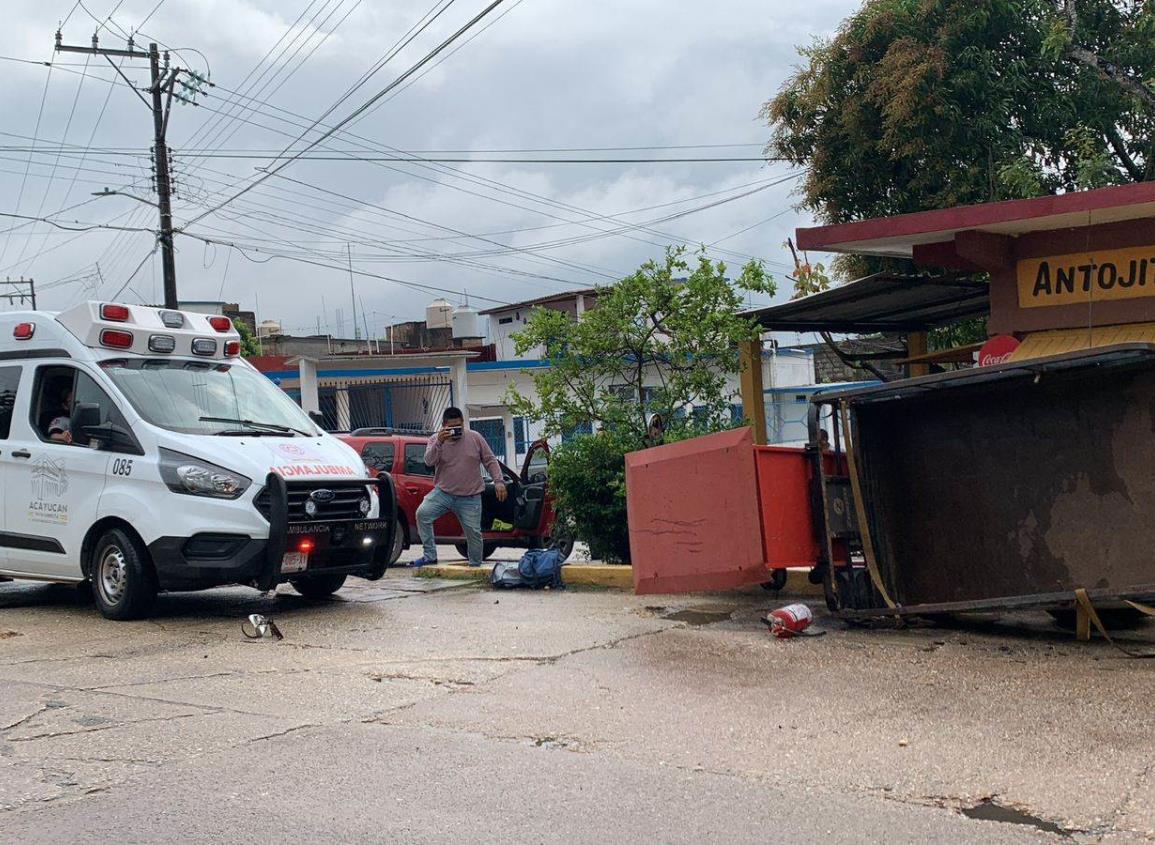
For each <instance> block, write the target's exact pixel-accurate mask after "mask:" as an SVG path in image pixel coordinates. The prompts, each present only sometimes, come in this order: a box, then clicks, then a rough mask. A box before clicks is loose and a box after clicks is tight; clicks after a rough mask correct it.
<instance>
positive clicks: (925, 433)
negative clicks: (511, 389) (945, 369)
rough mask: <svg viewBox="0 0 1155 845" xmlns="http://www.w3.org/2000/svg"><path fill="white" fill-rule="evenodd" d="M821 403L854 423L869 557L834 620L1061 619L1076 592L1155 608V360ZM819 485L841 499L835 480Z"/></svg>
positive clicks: (1109, 361)
mask: <svg viewBox="0 0 1155 845" xmlns="http://www.w3.org/2000/svg"><path fill="white" fill-rule="evenodd" d="M820 401H821V402H823V403H825V404H829V405H832V406H833V407H834V408H835V410H836V411H837V414H838V417H839V419H840V420H841V421H842V422H843V426H842V428H843V430H842V431H841V432H840V434H841V435H842V437H841V438H840V439H841V441H842V442H841V443H840V448H842V449H843V450H845V453H846V456H847V459H848V460H847V464H848V468H849V473H850V476H851V478H850V481H851V487H852V490H853V493H854V507H855V511H856V515H857V525H856V526H855V527H856V529H857V530H856V531H855V532H854V533H852V534H851V535H850V536H848V537H845V538H841V539H845V540H846V541H847V542H849V544H850V546H851V548H854V549H860V550H861V554H860V555H858V554H855V555H852V556H850V557H849V558H848V559H847V560H844V561H837V560H835V561H833V566H831V567H830V576H829V577H828V578H827V583H828V590H827V592H828V596H827V597H828V601H829V602H830V604H831V605H832V607H833V608H834V609H837V610H839V611H841V612H843V613H845V614H846V615H850V616H855V615H869V614H875V613H895V612H898V613H936V612H951V611H965V610H979V609H986V608H1008V607H1031V606H1061V605H1064V604H1068V603H1070V602H1071V601H1073V600H1074V598H1075V591H1076V590H1078V589H1085V590H1086V591H1087V594H1088V595H1089V596H1090V598H1091V599H1093V600H1096V601H1097V603H1098V602H1100V601H1107V602H1110V601H1111V600H1120V599H1127V598H1132V599H1146V598H1150V597H1151V596H1152V595H1155V556H1153V554H1152V550H1153V548H1155V346H1153V345H1150V344H1128V345H1120V346H1114V347H1104V348H1099V349H1095V350H1089V351H1083V352H1076V353H1068V354H1064V355H1057V356H1053V357H1048V358H1039V359H1035V360H1028V361H1021V362H1016V363H1008V364H1002V365H998V366H993V367H979V368H975V369H970V370H965V371H961V372H957V373H948V374H943V375H937V376H929V377H924V378H918V379H909V380H906V381H901V382H895V383H891V384H888V385H882V386H879V387H876V388H871V389H865V390H859V391H853V392H849V393H843V394H840V395H836V396H832V397H825V398H823V399H821V400H820ZM847 434H849V437H847V436H846V435H847ZM818 483H819V487H820V488H821V489H822V490H823V491H829V490H830V489H831V488H834V489H837V490H839V491H841V490H842V488H843V482H842V480H841V479H839V478H837V477H827V476H825V475H823V476H822V477H820V478H819V479H818ZM825 498H827V499H828V498H829V494H828V493H826V494H825ZM818 528H819V533H820V535H821V536H823V537H824V538H831V536H832V535H833V534H834V533H835V532H834V531H833V527H832V526H829V525H823V524H821V523H820V524H819V526H818ZM826 546H827V547H829V541H827V543H826ZM824 557H825V555H824ZM859 561H861V564H860V563H859ZM821 565H823V566H829V558H828V557H827V559H826V560H824V561H823V562H822V564H821Z"/></svg>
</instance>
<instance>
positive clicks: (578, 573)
mask: <svg viewBox="0 0 1155 845" xmlns="http://www.w3.org/2000/svg"><path fill="white" fill-rule="evenodd" d="M492 569H493V567H492V566H479V567H471V566H466V565H465V564H452V563H448V564H440V565H438V566H425V567H422V568H421V569H420V570H418V572H417V573H416V574H417V575H419V576H420V577H422V578H449V579H453V580H458V581H488V580H489V573H490V571H491V570H492ZM807 573H808V570H806V569H791V570H789V574H788V576H787V578H786V586H785V587H783V588H782V591H781V592H780V593H779V594H778V595H779V596H783V597H788V596H801V597H805V598H821V597H822V585H821V584H817V585H816V584H811V583H810V581H809V579H808V578H807ZM562 579H563V580H564V581H565V583H566V584H568V585H581V586H583V587H602V588H605V589H611V590H628V591H629V592H633V590H634V568H633V567H632V566H621V565H617V564H606V563H567V564H566V565H565V567H564V568H563V569H562Z"/></svg>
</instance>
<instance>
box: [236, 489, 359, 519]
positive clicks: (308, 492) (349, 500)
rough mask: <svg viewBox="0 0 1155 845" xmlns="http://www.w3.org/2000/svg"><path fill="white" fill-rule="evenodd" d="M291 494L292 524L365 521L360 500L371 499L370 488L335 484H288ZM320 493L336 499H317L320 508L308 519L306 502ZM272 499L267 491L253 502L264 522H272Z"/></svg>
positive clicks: (290, 516)
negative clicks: (344, 520) (345, 520)
mask: <svg viewBox="0 0 1155 845" xmlns="http://www.w3.org/2000/svg"><path fill="white" fill-rule="evenodd" d="M287 487H288V493H289V522H327V521H329V520H334V519H364V516H363V515H362V513H361V507H360V505H361V500H362V499H364V498H366V497H367V496H369V488H368V487H367V486H366V485H365V483H364V482H363V481H362V482H357V481H353V482H349V481H343V482H342V481H333V482H329V483H327V484H326V483H323V482H316V481H309V482H292V481H290V482H288V484H287ZM317 490H328V491H330V492H332V494H333V497H332V498H331V499H328V501H325V500H324V499H325V498H327V497H325V496H324V494H322V497H320V498H317V497H314V501H315V502H316V504H317V515H316V516H312V517H310V516H308V515H307V514H306V513H305V502H307V501H308V500H309V498H310V497H312V496H313V493H315V492H316V491H317ZM270 501H271V495H270V493H269V489H268V488H267V487H266V488H265V489H264V490H262V491H261V492H260V493H259V494H258V495H257V498H256V499H254V500H253V504H254V505H256V508H257V510H258V511H260V512H261V515H262V516H264V518H265V519H268V518H269V511H270Z"/></svg>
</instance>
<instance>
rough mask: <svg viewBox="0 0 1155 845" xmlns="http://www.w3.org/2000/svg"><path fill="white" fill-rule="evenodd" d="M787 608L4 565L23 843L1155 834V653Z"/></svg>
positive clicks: (6, 706) (1051, 634)
mask: <svg viewBox="0 0 1155 845" xmlns="http://www.w3.org/2000/svg"><path fill="white" fill-rule="evenodd" d="M782 603H784V602H783V600H778V601H775V600H774V599H773V598H772V597H771V596H769V595H768V594H766V593H763V592H761V591H760V590H759V591H756V592H750V593H735V594H729V595H726V596H690V597H686V596H679V597H654V596H648V597H634V596H630V595H625V594H621V593H616V592H604V591H592V590H591V591H582V590H576V589H571V590H567V591H564V592H556V593H553V592H540V593H530V592H502V593H497V592H492V591H489V590H487V589H484V588H481V587H478V586H474V585H469V584H462V583H459V582H447V581H436V580H430V579H423V578H416V577H413V576H412V575H411V574H410V573H409V572H406V571H404V570H401V571H393V572H390V573H389V574H388V575H387V576H386V578H385V579H383V580H382V581H379V582H377V583H373V584H370V583H366V582H363V581H359V580H356V579H351V580H350V582H349V585H348V586H347V587H346V588H345V589H344V590H342V592H341V593H340V594H339V595H338V597H337V598H336V599H335V600H333V601H330V602H326V603H324V604H320V605H310V604H308V603H306V602H304V601H303V600H301V599H300V598H299V597H296V596H295V595H294V594H292V593H291V591H289V590H288V589H287V588H282V594H279V595H277V596H276V597H260V596H258V595H257V594H256V593H254V592H253V591H251V590H244V589H239V588H237V589H222V590H215V591H211V592H207V593H199V594H183V595H173V596H164V597H162V599H161V603H160V605H159V608H158V614H157V616H156V618H155V619H153V620H150V621H145V622H138V623H112V622H107V621H105V620H103V619H101V618H100V617H99V615H98V614H97V613H96V611H95V610H94V609H93V608H92V607H91V606H88V605H85V604H84V603H83V602H81V601H79V600H78V599H77V597H76V593H75V591H74V590H72V589H69V588H64V587H56V586H45V585H34V584H0V630H2V631H4V632H9V633H10V634H11V635H6V636H5V637H3V638H0V690H2V691H3V692H2V694H0V831H3V834H2V837H0V838H2V839H3V841H4V842H5V843H24V842H28V843H32V842H36V843H40V842H44V841H51V840H54V839H55V840H59V841H69V842H105V841H110V840H113V839H115V841H118V842H125V843H129V842H167V841H180V842H182V843H200V842H204V843H212V842H223V841H230V842H232V841H245V840H249V839H252V840H260V841H265V840H270V839H274V838H275V837H278V836H280V837H289V838H290V841H311V840H314V839H316V840H331V841H385V840H398V839H400V840H402V841H406V842H409V841H415V842H424V841H429V842H432V841H443V840H445V839H446V838H448V837H450V836H452V837H454V838H455V839H457V840H460V841H466V842H473V841H498V840H501V841H527V840H528V841H543V840H545V839H547V838H548V839H550V840H559V841H577V842H595V841H598V842H601V841H621V840H625V839H627V838H635V839H638V840H641V841H663V842H692V841H704V840H708V841H714V840H729V841H736V842H747V841H748V842H755V841H757V842H764V841H773V840H781V839H784V838H786V837H790V836H795V837H800V838H805V840H817V839H821V840H822V841H826V842H861V841H867V840H881V839H883V838H885V839H886V840H887V841H891V842H960V841H978V840H981V841H984V842H992V843H1003V842H1007V843H1014V842H1046V841H1056V842H1058V841H1062V842H1072V841H1073V842H1134V841H1150V840H1155V707H1153V706H1152V705H1153V704H1155V661H1138V660H1127V659H1123V658H1121V657H1120V656H1119V654H1118V652H1115V651H1113V650H1112V649H1110V648H1109V647H1108V646H1106V645H1105V644H1102V643H1098V642H1096V643H1091V644H1080V643H1076V642H1074V641H1073V640H1072V639H1071V638H1070V636H1069V635H1067V634H1064V633H1063V632H1061V631H1059V630H1058V629H1056V628H1054V627H1052V626H1051V625H1050V624H1049V620H1047V618H1046V617H1044V616H1042V615H1031V614H1025V613H1024V614H1014V615H1009V616H1006V617H1004V618H1002V619H993V618H983V619H979V620H972V621H967V622H965V623H956V624H955V625H954V626H953V627H937V628H936V627H929V626H928V627H919V628H912V629H907V630H902V631H895V630H889V629H885V628H882V629H874V630H871V629H863V628H848V627H846V626H845V625H843V624H842V623H840V622H838V621H836V620H832V619H829V618H828V617H826V616H825V614H824V611H822V610H821V609H820V608H819V607H818V606H817V605H816V604H814V603H812V606H813V607H815V611H816V614H817V615H818V625H819V626H820V627H821V628H823V629H824V630H826V631H827V634H826V635H825V636H823V637H818V638H808V639H798V640H791V641H780V640H774V639H772V638H770V637H769V636H768V635H767V634H766V631H765V628H764V626H763V625H761V624H760V622H759V621H758V620H759V616H760V615H761V614H764V613H765V612H766V611H767V610H768V609H771V608H772V607H774V606H777V605H779V604H782ZM687 609H691V610H693V611H696V612H695V613H690V614H686V615H683V617H682V619H692V620H693V619H697V620H702V621H704V622H706V623H707V624H692V623H690V622H686V621H678V620H675V619H669V618H666V617H668V616H670V615H671V614H673V613H676V612H678V611H682V610H687ZM254 612H259V613H265V614H268V615H271V616H273V617H275V619H276V621H277V624H278V625H279V626H280V628H281V630H282V631H283V632H284V634H285V639H284V640H283V641H281V642H274V641H260V642H251V641H246V640H245V639H244V638H243V637H242V635H241V631H240V623H241V621H242V620H243V619H244V618H245V617H246V616H247V614H249V613H254ZM1125 636H1126V637H1127V638H1128V639H1129V640H1131V641H1133V642H1135V643H1138V644H1144V643H1145V644H1147V645H1148V647H1150V646H1153V645H1155V626H1151V625H1149V626H1146V627H1145V628H1143V629H1140V630H1138V631H1134V632H1130V633H1128V634H1126V635H1125ZM984 801H993V802H995V803H996V804H997V805H999V808H1006V809H1005V810H1004V809H999V808H996V809H998V812H999V813H1001V815H999V816H998V817H1000V818H1005V821H1002V822H1000V821H989V820H983V819H976V818H971V817H968V816H966V815H964V814H963V813H962V812H960V811H961V810H963V809H965V808H970V807H973V806H975V805H978V804H981V803H982V802H984ZM1031 817H1035V819H1034V823H1032V822H1031ZM1014 821H1018V822H1020V823H1010V822H1014ZM1051 826H1057V828H1058V829H1060V830H1061V832H1054V828H1051ZM1044 828H1051V830H1049V831H1048V830H1047V829H1044Z"/></svg>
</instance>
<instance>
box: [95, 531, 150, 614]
mask: <svg viewBox="0 0 1155 845" xmlns="http://www.w3.org/2000/svg"><path fill="white" fill-rule="evenodd" d="M88 574H89V578H90V580H91V583H92V597H93V600H94V601H95V602H96V607H97V609H98V610H99V611H100V612H101V614H102V615H103V616H104V617H105V618H106V619H115V620H117V621H123V620H127V619H140V618H141V617H143V616H147V615H148V614H149V612H150V611H151V610H152V607H153V604H154V603H155V601H156V593H157V589H158V587H157V582H156V573H155V572H153V569H152V562H151V561H150V560H149V558H148V552H147V551H146V550H145V549H144V547H142V546H141V544H140V542H139V541H138V540H137V539H136V538H135V537H133V536H132V535H131V534H129V533H128V532H127V531H125V530H123V529H121V528H112V529H109V530H108V531H105V532H104V533H103V534H101V535H100V539H99V540H97V541H96V543H94V544H93V546H92V556H91V558H90V560H89V565H88Z"/></svg>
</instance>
